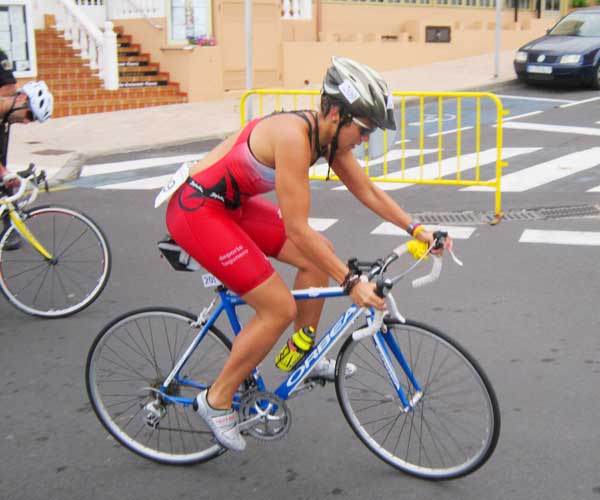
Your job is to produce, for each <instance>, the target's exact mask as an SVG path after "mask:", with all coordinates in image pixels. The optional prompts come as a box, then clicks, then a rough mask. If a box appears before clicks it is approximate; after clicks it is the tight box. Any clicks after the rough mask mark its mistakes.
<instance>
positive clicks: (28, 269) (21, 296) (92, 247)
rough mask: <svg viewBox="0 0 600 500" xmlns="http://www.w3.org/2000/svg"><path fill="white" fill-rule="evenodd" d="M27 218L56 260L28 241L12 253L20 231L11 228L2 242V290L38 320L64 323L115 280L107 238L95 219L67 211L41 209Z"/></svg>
mask: <svg viewBox="0 0 600 500" xmlns="http://www.w3.org/2000/svg"><path fill="white" fill-rule="evenodd" d="M25 214H26V217H24V223H25V225H26V226H27V228H28V229H29V231H30V232H31V234H32V235H33V236H34V237H35V239H36V240H37V241H38V242H39V244H40V245H41V246H42V247H43V248H44V249H45V250H46V251H47V252H49V253H50V254H51V256H52V258H51V259H48V258H47V257H46V256H44V255H42V254H41V253H40V252H39V251H38V250H37V249H36V248H35V247H34V246H33V245H32V244H31V242H29V241H28V240H22V241H21V246H20V247H19V248H17V249H14V250H10V251H7V250H6V249H5V245H6V243H7V241H8V239H9V238H10V237H11V234H12V233H13V232H16V229H15V227H14V225H12V224H11V225H10V226H9V227H8V228H7V229H6V231H5V232H4V233H3V234H2V236H1V237H0V290H2V293H3V294H4V295H5V296H6V298H7V299H8V300H9V301H10V302H11V304H13V305H14V306H16V307H17V308H18V309H20V310H21V311H23V312H25V313H27V314H32V315H34V316H41V317H44V318H62V317H65V316H69V315H71V314H74V313H76V312H78V311H81V310H82V309H85V308H86V307H87V306H89V305H90V304H91V303H92V302H94V300H96V299H97V298H98V296H99V295H100V293H101V292H102V290H103V289H104V287H105V286H106V283H107V282H108V278H109V276H110V269H111V254H110V247H109V246H108V241H107V240H106V237H105V236H104V233H103V232H102V230H101V229H100V228H99V227H98V226H97V225H96V223H95V222H94V221H93V220H92V219H90V218H89V217H87V216H86V215H84V214H82V213H80V212H77V211H75V210H72V209H70V208H66V207H58V206H43V207H37V208H34V209H32V210H30V211H27V212H25Z"/></svg>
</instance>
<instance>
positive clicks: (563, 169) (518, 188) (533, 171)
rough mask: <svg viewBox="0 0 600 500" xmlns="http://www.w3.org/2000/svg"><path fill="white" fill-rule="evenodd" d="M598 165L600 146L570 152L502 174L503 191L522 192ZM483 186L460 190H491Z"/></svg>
mask: <svg viewBox="0 0 600 500" xmlns="http://www.w3.org/2000/svg"><path fill="white" fill-rule="evenodd" d="M598 165H600V147H598V148H590V149H586V150H585V151H579V152H577V153H571V154H568V155H565V156H561V157H560V158H555V159H553V160H550V161H546V162H544V163H539V164H537V165H533V166H532V167H528V168H524V169H522V170H519V171H518V172H513V173H511V174H507V175H503V176H502V181H501V185H502V192H503V193H508V192H510V193H522V192H523V191H528V190H529V189H533V188H536V187H539V186H542V185H544V184H547V183H549V182H553V181H557V180H559V179H563V178H565V177H568V176H570V175H573V174H576V173H578V172H583V171H585V170H588V169H590V168H594V167H596V166H598ZM492 190H493V188H489V187H485V186H470V187H467V188H463V189H462V191H492Z"/></svg>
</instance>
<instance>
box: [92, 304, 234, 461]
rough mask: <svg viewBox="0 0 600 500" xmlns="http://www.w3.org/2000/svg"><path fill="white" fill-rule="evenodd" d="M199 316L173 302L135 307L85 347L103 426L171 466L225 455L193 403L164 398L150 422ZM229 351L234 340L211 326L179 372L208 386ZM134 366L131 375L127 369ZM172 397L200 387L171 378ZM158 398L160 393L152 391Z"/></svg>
mask: <svg viewBox="0 0 600 500" xmlns="http://www.w3.org/2000/svg"><path fill="white" fill-rule="evenodd" d="M196 319H197V318H196V317H195V316H194V315H192V314H190V313H188V312H186V311H181V310H179V309H174V308H170V307H149V308H144V309H138V310H135V311H130V312H128V313H126V314H123V315H121V316H119V317H118V318H116V319H114V320H113V321H111V322H110V323H109V324H108V325H106V326H105V327H104V328H103V330H102V331H101V332H100V333H99V334H98V336H97V337H96V339H95V340H94V342H93V344H92V346H91V348H90V351H89V353H88V357H87V362H86V368H85V374H86V377H85V378H86V387H87V393H88V397H89V400H90V403H91V404H92V408H93V409H94V412H95V413H96V416H97V417H98V419H99V420H100V422H102V425H103V426H104V427H105V429H106V430H107V431H108V432H109V433H110V434H111V435H112V436H113V437H114V438H115V439H116V440H117V441H118V442H119V443H121V444H122V445H123V446H125V447H126V448H128V449H129V450H131V451H132V452H134V453H136V454H138V455H140V456H142V457H144V458H147V459H149V460H153V461H155V462H159V463H162V464H168V465H191V464H195V463H200V462H205V461H207V460H210V459H213V458H215V457H217V456H219V455H221V454H222V453H223V452H224V451H226V450H225V448H223V447H221V446H220V445H219V444H217V443H216V442H215V441H214V438H213V434H212V432H211V431H210V429H209V428H208V427H207V426H206V424H204V422H203V421H202V419H201V418H200V417H199V416H197V415H196V414H195V412H194V411H193V409H192V408H191V406H185V405H183V404H174V403H167V404H165V405H164V410H165V414H164V417H163V418H162V419H161V420H160V422H159V425H158V426H156V427H155V428H153V427H151V426H150V425H148V423H147V421H146V420H145V409H144V407H145V406H146V405H147V404H148V403H149V402H150V401H151V400H152V398H153V395H154V394H155V393H153V392H152V391H149V390H147V388H148V387H152V388H154V389H158V388H159V387H160V385H161V383H162V382H164V380H165V378H166V376H167V375H168V374H169V373H170V371H171V370H172V368H173V366H174V364H175V362H176V360H178V359H179V358H180V356H181V354H182V353H183V352H184V350H185V349H186V348H187V347H188V345H189V344H190V342H191V340H192V339H194V338H195V336H196V334H197V332H198V327H195V326H192V325H191V323H192V322H194V321H196ZM230 351H231V342H230V341H229V340H228V339H227V337H226V336H225V335H224V334H223V333H222V332H221V331H219V330H218V329H217V328H216V327H214V326H213V327H211V328H210V329H209V330H208V332H207V333H206V336H205V337H204V338H203V339H202V341H201V342H200V344H199V345H198V347H197V348H196V349H195V351H194V353H193V354H192V356H191V358H190V359H189V360H188V362H187V363H186V365H185V366H184V368H183V371H182V373H181V374H182V376H183V377H186V376H188V377H189V378H190V379H191V380H195V381H197V382H204V383H205V384H206V385H208V384H210V383H211V382H212V381H213V380H214V379H215V378H216V375H217V374H218V372H219V371H220V369H221V368H222V366H223V364H224V362H225V359H226V358H227V357H228V356H229V352H230ZM129 371H131V373H128V372H129ZM169 391H170V393H171V394H172V395H177V396H182V397H193V396H195V395H196V394H197V393H198V392H199V391H200V389H198V388H194V387H190V386H188V385H184V384H179V383H177V382H173V383H172V384H171V385H170V387H169ZM154 398H155V396H154Z"/></svg>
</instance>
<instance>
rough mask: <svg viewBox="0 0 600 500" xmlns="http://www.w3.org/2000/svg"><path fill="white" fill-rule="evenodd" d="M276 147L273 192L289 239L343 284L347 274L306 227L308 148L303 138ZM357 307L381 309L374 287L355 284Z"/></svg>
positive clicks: (291, 137)
mask: <svg viewBox="0 0 600 500" xmlns="http://www.w3.org/2000/svg"><path fill="white" fill-rule="evenodd" d="M278 136H279V137H281V139H280V140H278V141H276V143H275V148H274V149H275V164H276V165H277V169H276V172H277V173H276V176H275V191H276V193H277V198H278V201H279V206H280V208H281V214H282V217H283V223H284V226H285V230H286V234H287V236H288V238H290V240H291V241H292V242H293V243H294V244H295V245H296V246H297V247H298V248H299V249H300V250H301V251H302V252H303V253H304V254H305V255H306V256H307V257H308V258H309V259H310V260H311V261H312V262H317V263H319V267H320V268H321V269H323V271H325V272H326V273H327V274H329V276H331V277H332V278H333V279H334V280H335V281H336V282H337V283H342V282H343V281H344V278H345V277H346V275H347V274H348V271H349V269H348V266H346V264H344V263H343V262H342V261H341V260H340V259H339V258H338V257H337V255H335V253H334V252H332V251H331V249H330V248H329V247H328V246H327V244H326V243H325V242H324V241H323V240H322V238H320V237H319V235H318V233H317V232H316V231H315V230H314V229H312V228H311V227H310V226H309V225H308V216H309V213H310V183H309V179H308V166H309V164H310V147H309V144H308V138H307V137H306V135H305V134H301V133H297V132H296V133H291V134H286V133H282V134H278ZM350 296H351V298H352V300H353V301H354V302H355V303H356V304H358V305H359V306H373V307H378V308H384V307H385V305H384V301H383V300H382V299H381V298H380V297H377V296H376V295H375V294H374V292H373V285H372V284H369V283H358V284H357V285H356V286H354V288H353V289H352V292H351V294H350Z"/></svg>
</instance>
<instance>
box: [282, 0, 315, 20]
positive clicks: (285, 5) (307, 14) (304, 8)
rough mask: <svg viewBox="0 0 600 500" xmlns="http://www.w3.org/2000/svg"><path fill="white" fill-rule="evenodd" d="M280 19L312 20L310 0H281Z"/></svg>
mask: <svg viewBox="0 0 600 500" xmlns="http://www.w3.org/2000/svg"><path fill="white" fill-rule="evenodd" d="M281 18H282V19H286V20H287V19H290V20H294V19H297V20H305V19H311V18H312V0H282V2H281Z"/></svg>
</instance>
